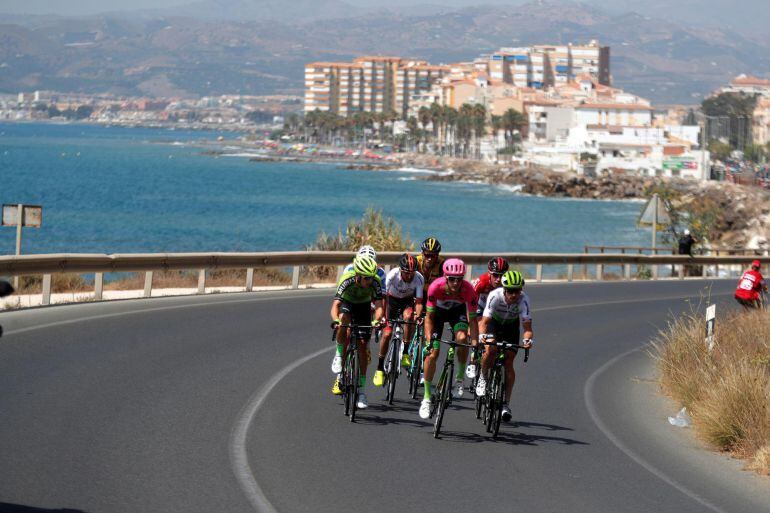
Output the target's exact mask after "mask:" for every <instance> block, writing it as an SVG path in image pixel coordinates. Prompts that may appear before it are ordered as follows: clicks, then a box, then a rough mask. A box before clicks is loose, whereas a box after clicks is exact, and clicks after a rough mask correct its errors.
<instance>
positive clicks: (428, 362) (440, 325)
mask: <svg viewBox="0 0 770 513" xmlns="http://www.w3.org/2000/svg"><path fill="white" fill-rule="evenodd" d="M433 315H434V322H433V333H426V334H425V361H424V362H423V374H424V376H425V383H424V385H425V399H430V398H431V384H432V383H433V377H434V376H435V374H436V362H438V357H439V355H440V354H441V342H439V340H441V335H442V333H443V332H444V321H445V315H444V310H443V309H441V308H436V311H435V312H434V314H433Z"/></svg>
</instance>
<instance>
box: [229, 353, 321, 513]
mask: <svg viewBox="0 0 770 513" xmlns="http://www.w3.org/2000/svg"><path fill="white" fill-rule="evenodd" d="M333 349H334V347H327V348H324V349H321V350H318V351H316V352H315V353H311V354H309V355H307V356H305V357H304V358H301V359H300V360H297V361H295V362H294V363H291V364H289V365H287V366H286V367H284V368H283V369H281V370H280V371H278V372H277V373H276V374H274V375H272V376H270V378H269V379H268V380H267V382H266V383H265V385H263V386H262V388H260V389H259V390H258V391H257V392H256V393H255V394H254V395H253V396H251V398H250V399H249V401H248V402H247V403H246V406H244V408H243V409H242V410H241V413H240V414H239V415H238V420H237V421H236V422H235V426H234V427H233V432H232V436H231V437H230V462H231V463H232V465H233V470H234V471H235V477H236V478H237V479H238V483H239V484H240V485H241V489H242V490H243V492H244V493H245V494H246V497H247V498H248V499H249V502H251V504H252V506H254V509H255V510H256V511H258V512H259V513H278V511H277V510H276V509H275V508H274V507H273V505H272V504H271V503H270V501H269V500H268V498H267V497H266V496H265V493H264V492H263V491H262V487H260V486H259V483H257V480H256V479H254V473H253V472H252V470H251V466H250V465H249V455H248V452H247V450H246V437H247V435H248V432H249V426H250V425H251V422H252V421H253V420H254V417H255V416H256V414H257V412H258V411H259V408H260V407H261V406H262V404H263V403H264V402H265V399H267V396H268V395H269V394H270V392H271V391H272V390H273V388H275V387H276V385H278V383H279V382H280V381H281V380H282V379H283V378H285V377H286V376H287V375H289V374H290V373H291V372H292V371H293V370H294V369H296V368H297V367H299V366H301V365H302V364H304V363H306V362H309V361H310V360H312V359H313V358H316V357H318V356H321V355H322V354H324V353H326V352H329V351H331V350H333Z"/></svg>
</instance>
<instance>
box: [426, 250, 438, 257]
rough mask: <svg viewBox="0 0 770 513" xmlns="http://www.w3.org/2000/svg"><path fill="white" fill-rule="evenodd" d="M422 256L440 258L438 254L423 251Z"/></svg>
mask: <svg viewBox="0 0 770 513" xmlns="http://www.w3.org/2000/svg"><path fill="white" fill-rule="evenodd" d="M422 254H423V255H425V258H436V257H437V256H438V253H428V252H425V251H423V252H422Z"/></svg>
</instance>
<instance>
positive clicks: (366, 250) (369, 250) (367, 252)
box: [358, 245, 377, 262]
mask: <svg viewBox="0 0 770 513" xmlns="http://www.w3.org/2000/svg"><path fill="white" fill-rule="evenodd" d="M358 255H360V256H368V257H369V258H371V259H372V260H374V261H375V262H376V261H377V252H376V251H375V250H374V248H373V247H371V246H369V245H366V246H361V247H360V248H358Z"/></svg>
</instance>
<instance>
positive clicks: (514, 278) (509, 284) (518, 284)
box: [501, 271, 524, 289]
mask: <svg viewBox="0 0 770 513" xmlns="http://www.w3.org/2000/svg"><path fill="white" fill-rule="evenodd" d="M501 281H502V283H503V288H506V289H523V288H524V277H523V276H522V275H521V273H520V272H519V271H508V272H507V273H505V274H504V275H503V279H502V280H501Z"/></svg>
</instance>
